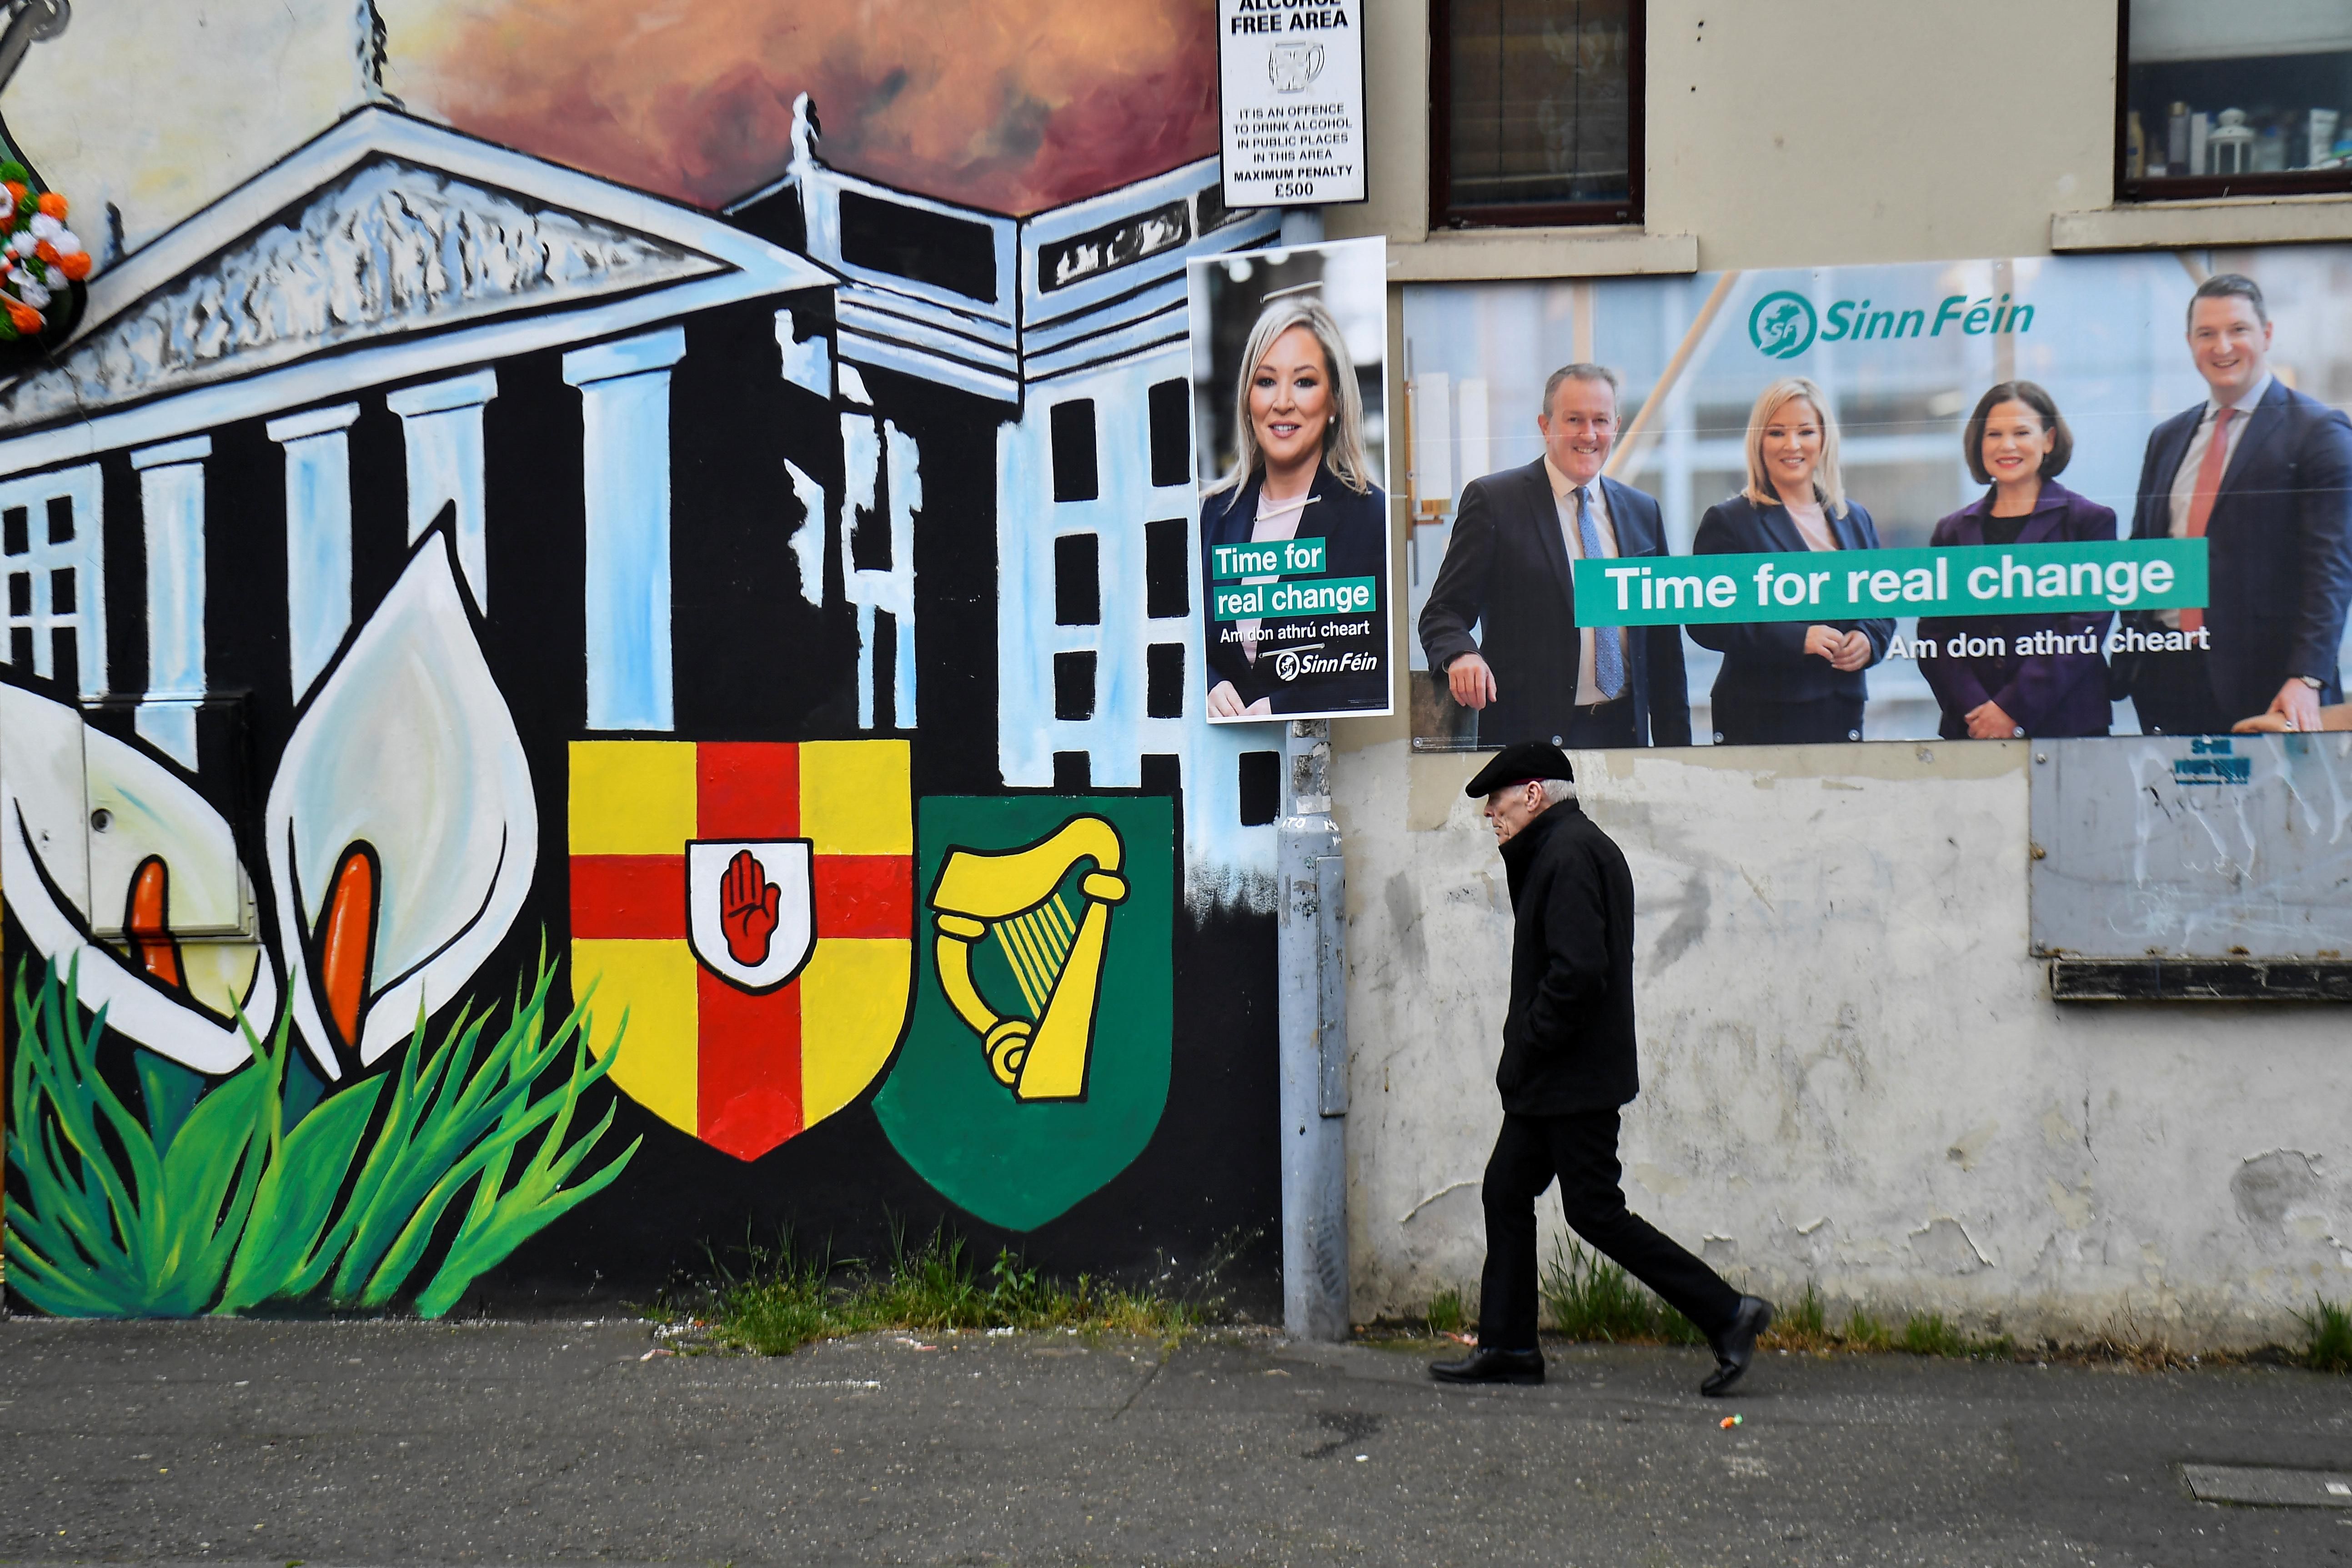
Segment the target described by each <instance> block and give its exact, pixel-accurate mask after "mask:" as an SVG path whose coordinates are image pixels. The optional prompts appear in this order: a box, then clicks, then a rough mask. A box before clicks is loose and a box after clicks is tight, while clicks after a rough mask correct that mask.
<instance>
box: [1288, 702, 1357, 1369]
mask: <svg viewBox="0 0 2352 1568" xmlns="http://www.w3.org/2000/svg"><path fill="white" fill-rule="evenodd" d="M1283 762H1284V772H1285V775H1286V776H1285V778H1284V781H1283V807H1284V812H1283V817H1282V822H1281V824H1280V826H1279V828H1278V835H1279V844H1280V860H1279V864H1278V868H1277V870H1276V878H1277V880H1278V883H1279V888H1280V892H1281V898H1282V908H1281V925H1280V927H1279V931H1278V936H1279V940H1278V942H1277V950H1278V957H1279V964H1280V971H1281V977H1282V979H1281V1005H1280V1008H1279V1014H1278V1016H1279V1024H1280V1029H1281V1037H1282V1047H1281V1050H1282V1326H1283V1329H1284V1331H1285V1332H1286V1333H1289V1334H1290V1335H1292V1336H1293V1337H1295V1338H1297V1339H1306V1340H1344V1339H1346V1338H1347V1337H1348V1330H1349V1322H1348V1144H1347V1128H1348V1123H1347V1114H1348V1025H1347V1013H1346V998H1347V986H1346V962H1347V960H1346V950H1345V946H1344V942H1343V936H1342V926H1341V921H1342V920H1343V919H1344V917H1345V914H1346V909H1347V876H1346V870H1345V864H1344V862H1343V861H1342V860H1341V859H1340V857H1339V829H1338V828H1337V827H1336V826H1333V825H1332V822H1331V786H1330V767H1331V725H1330V722H1329V721H1328V720H1320V719H1312V720H1294V721H1291V722H1290V723H1288V724H1286V726H1285V727H1284V731H1283Z"/></svg>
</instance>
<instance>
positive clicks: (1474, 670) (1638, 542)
mask: <svg viewBox="0 0 2352 1568" xmlns="http://www.w3.org/2000/svg"><path fill="white" fill-rule="evenodd" d="M1536 425H1537V427H1538V429H1540V430H1541V431H1542V432H1543V438H1544V455H1543V456H1542V457H1540V458H1537V459H1536V460H1535V461H1534V462H1532V463H1529V464H1528V465H1527V467H1525V468H1512V469H1510V470H1508V471H1507V472H1504V473H1499V474H1489V475H1487V476H1486V478H1484V479H1474V480H1472V481H1471V483H1470V484H1469V485H1468V486H1467V487H1465V489H1464V490H1463V492H1462V504H1461V507H1460V509H1459V510H1457V511H1456V513H1455V514H1454V537H1453V539H1452V541H1451V542H1449V543H1448V544H1447V545H1446V547H1445V561H1444V564H1443V565H1442V566H1440V567H1439V568H1438V572H1437V581H1436V583H1435V584H1433V586H1432V587H1431V589H1430V594H1429V603H1428V604H1427V605H1426V606H1424V607H1423V610H1422V613H1421V641H1422V647H1423V648H1424V649H1426V650H1427V652H1428V654H1429V668H1432V669H1434V670H1443V671H1444V672H1445V679H1446V684H1447V686H1448V687H1449V688H1450V689H1452V691H1453V693H1454V700H1455V701H1456V702H1459V703H1460V704H1462V705H1463V706H1464V707H1465V708H1469V709H1473V710H1476V711H1477V714H1478V744H1479V745H1480V746H1481V747H1494V746H1508V745H1512V744H1515V743H1517V742H1521V741H1541V742H1547V743H1549V744H1551V745H1556V746H1570V747H1579V748H1581V747H1598V746H1644V745H1659V746H1687V745H1689V744H1690V735H1691V730H1690V695H1689V692H1688V690H1687V689H1686V688H1685V684H1684V679H1683V641H1682V637H1683V634H1682V628H1681V627H1680V626H1622V627H1620V626H1580V625H1579V624H1578V621H1577V616H1576V592H1575V584H1574V569H1573V565H1572V563H1574V562H1576V561H1578V560H1581V559H1584V558H1587V557H1591V558H1592V559H1596V560H1597V559H1600V558H1601V557H1603V556H1629V555H1664V553H1665V552H1666V537H1665V528H1664V523H1663V521H1661V520H1660V518H1659V515H1658V503H1657V501H1656V500H1654V499H1653V498H1652V497H1650V496H1647V495H1644V494H1643V493H1642V492H1641V491H1640V490H1637V489H1633V488H1632V487H1631V486H1629V485H1621V484H1619V483H1618V482H1617V481H1616V480H1614V479H1606V478H1603V477H1602V475H1601V467H1602V465H1604V464H1605V463H1607V462H1608V460H1609V452H1610V448H1611V447H1613V446H1615V444H1616V441H1617V427H1618V426H1617V373H1616V372H1615V371H1612V370H1611V369H1609V368H1608V367H1607V366H1605V365H1598V364H1571V365H1566V366H1563V367H1562V368H1560V369H1559V370H1556V371H1554V372H1553V373H1552V374H1551V379H1550V380H1549V382H1547V383H1546V384H1545V385H1544V411H1543V413H1542V414H1540V415H1538V416H1537V418H1536ZM1482 622H1483V623H1484V624H1483V626H1481V623H1482ZM1473 626H1481V630H1482V631H1483V633H1484V635H1483V636H1474V635H1473V633H1472V631H1471V628H1472V627H1473Z"/></svg>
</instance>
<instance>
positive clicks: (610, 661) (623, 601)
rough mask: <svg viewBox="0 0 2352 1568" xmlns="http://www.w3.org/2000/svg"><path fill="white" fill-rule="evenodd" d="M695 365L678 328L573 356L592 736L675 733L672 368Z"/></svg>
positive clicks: (570, 376) (566, 365)
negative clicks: (686, 362)
mask: <svg viewBox="0 0 2352 1568" xmlns="http://www.w3.org/2000/svg"><path fill="white" fill-rule="evenodd" d="M685 357H686V332H685V331H684V330H683V329H682V328H678V327H667V328H664V329H663V330H662V331H657V332H647V333H646V334H644V335H643V336H641V337H635V338H624V339H622V340H621V341H620V342H610V343H598V344H597V345H595V346H594V347H593V348H585V349H575V350H573V351H572V353H568V354H565V355H564V356H563V379H564V380H565V381H568V382H570V383H571V384H572V385H574V386H576V387H578V388H579V389H580V402H581V437H582V446H583V451H582V455H581V462H582V466H583V477H584V479H586V481H587V509H586V510H587V526H588V538H587V566H588V650H587V651H588V728H590V729H591V730H667V729H669V728H671V727H672V724H673V718H672V715H673V704H672V697H671V664H670V589H669V367H670V366H672V365H674V364H676V363H677V362H678V361H679V360H681V359H684V358H685Z"/></svg>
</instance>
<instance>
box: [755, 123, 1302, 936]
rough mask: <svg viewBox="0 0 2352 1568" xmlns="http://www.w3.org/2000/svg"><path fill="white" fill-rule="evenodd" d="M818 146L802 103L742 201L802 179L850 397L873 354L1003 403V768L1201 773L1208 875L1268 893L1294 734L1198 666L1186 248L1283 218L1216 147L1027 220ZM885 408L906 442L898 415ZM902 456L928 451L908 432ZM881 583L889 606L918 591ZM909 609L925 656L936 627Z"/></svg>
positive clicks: (1217, 894)
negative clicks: (787, 168) (1287, 738)
mask: <svg viewBox="0 0 2352 1568" xmlns="http://www.w3.org/2000/svg"><path fill="white" fill-rule="evenodd" d="M814 143H815V138H814V134H813V133H812V132H811V131H810V129H809V125H808V118H807V113H806V106H805V101H803V111H802V117H801V120H800V122H799V125H798V128H797V130H796V133H795V142H794V150H795V158H794V161H793V166H792V170H791V172H790V173H789V174H787V175H786V176H785V178H784V179H783V180H782V181H781V182H780V183H779V184H777V185H775V186H773V187H771V188H770V189H768V190H766V191H761V192H759V193H756V194H755V195H752V196H751V197H749V198H747V199H746V200H745V201H744V202H742V203H740V204H739V205H737V207H735V208H734V209H731V210H732V211H734V212H735V213H737V214H739V215H752V214H754V213H755V212H756V211H757V210H758V209H761V208H762V207H766V209H767V210H768V211H769V212H771V213H772V212H773V211H774V207H773V206H772V205H770V204H773V203H775V202H777V200H778V198H782V197H785V196H787V195H796V196H797V197H798V204H797V205H798V211H799V219H800V222H801V224H802V225H803V229H802V235H801V238H802V239H803V244H804V246H805V249H806V253H807V254H808V255H809V257H810V258H813V259H814V260H816V261H818V262H820V263H821V264H823V265H824V267H826V268H829V269H831V270H832V271H834V272H835V273H836V274H837V275H838V276H839V279H840V287H839V293H838V299H839V312H840V314H839V342H840V352H841V357H842V360H843V362H844V369H845V374H844V395H845V400H848V401H856V400H857V399H859V398H861V397H863V396H864V395H865V384H864V381H863V379H862V377H860V378H855V379H854V384H853V373H854V372H855V369H856V367H857V366H861V365H862V366H866V367H870V368H878V369H884V370H889V371H895V372H898V373H902V374H908V375H912V376H916V377H919V378H921V379H922V380H925V381H928V382H931V383H934V384H938V385H940V386H943V387H948V388H951V389H954V390H955V391H957V392H961V393H964V394H969V395H972V396H974V397H977V398H980V399H983V400H986V401H987V402H989V403H992V404H994V405H999V411H998V414H997V417H999V418H1000V419H1001V424H1000V425H999V426H998V428H997V431H996V455H997V461H996V465H995V486H996V497H995V517H996V534H997V566H998V583H999V591H998V598H997V650H996V657H997V671H996V674H997V701H998V710H997V757H998V763H999V766H1000V768H1001V770H1002V773H1003V782H1004V783H1005V784H1007V785H1008V786H1011V787H1013V788H1046V787H1060V788H1065V789H1070V788H1087V787H1093V788H1109V789H1133V788H1137V787H1139V786H1142V785H1145V784H1147V783H1151V784H1158V783H1175V782H1179V780H1181V785H1182V789H1183V799H1184V842H1185V863H1186V872H1187V881H1188V888H1189V891H1190V895H1191V896H1192V899H1193V900H1195V901H1196V902H1200V901H1202V900H1207V901H1223V900H1241V901H1244V902H1246V903H1249V904H1252V905H1253V906H1263V905H1265V903H1266V901H1267V900H1268V898H1269V896H1270V889H1271V871H1272V866H1273V855H1274V829H1273V826H1271V824H1272V811H1273V807H1272V805H1271V804H1270V803H1269V804H1267V805H1265V806H1263V807H1257V808H1255V809H1253V810H1251V811H1250V813H1249V818H1250V819H1249V820H1245V819H1244V798H1243V796H1244V789H1243V787H1242V784H1241V778H1242V773H1243V770H1244V767H1248V768H1251V769H1252V770H1254V771H1255V772H1256V773H1263V774H1264V775H1265V776H1266V777H1267V778H1268V779H1271V777H1272V776H1273V772H1272V770H1273V767H1274V764H1273V762H1272V759H1271V755H1270V753H1272V752H1276V751H1278V749H1279V742H1278V741H1277V740H1276V738H1275V734H1276V731H1274V729H1273V727H1272V726H1256V725H1249V726H1238V727H1236V726H1220V727H1212V726H1210V725H1209V724H1208V722H1207V721H1206V709H1205V697H1204V695H1203V689H1202V681H1201V679H1200V671H1201V668H1202V666H1201V660H1202V645H1201V634H1200V629H1199V627H1200V622H1199V602H1198V595H1199V593H1200V591H1201V590H1200V584H1198V582H1197V581H1196V579H1197V577H1198V572H1197V570H1196V566H1195V563H1197V561H1198V560H1199V549H1200V546H1199V516H1198V504H1197V502H1196V500H1195V498H1194V486H1193V466H1192V447H1191V440H1192V432H1191V408H1190V397H1191V388H1190V384H1189V382H1188V380H1187V379H1186V378H1187V374H1188V367H1189V364H1190V359H1189V354H1188V349H1187V342H1188V337H1187V331H1188V329H1187V316H1186V309H1185V277H1184V266H1185V263H1186V261H1187V260H1188V259H1190V258H1192V257H1195V256H1204V255H1213V254H1216V253H1219V252H1223V251H1228V250H1241V249H1247V248H1250V247H1255V246H1261V245H1264V244H1265V243H1267V242H1268V241H1269V240H1271V239H1272V238H1273V237H1275V235H1276V233H1277V231H1278V229H1279V226H1280V225H1279V216H1278V215H1277V214H1275V213H1272V212H1245V213H1235V212H1229V211H1227V210H1226V209H1225V208H1224V206H1223V203H1222V200H1221V197H1220V194H1219V182H1218V174H1217V163H1216V160H1214V159H1203V160H1202V161H1200V162H1198V163H1188V164H1186V165H1184V166H1183V167H1181V168H1179V169H1175V170H1171V171H1170V172H1169V173H1167V174H1160V175H1157V176H1155V177H1153V178H1151V179H1148V180H1141V181H1138V182H1136V183H1134V184H1129V185H1125V186H1122V187H1121V188H1119V189H1118V190H1116V191H1112V192H1109V193H1108V194H1106V195H1098V196H1094V197H1090V198H1088V199H1087V200H1085V201H1080V202H1074V203H1071V204H1069V205H1065V206H1060V207H1055V208H1054V209H1052V210H1050V211H1048V212H1045V213H1040V214H1036V215H1034V216H1029V217H1025V218H1014V217H1009V216H1003V215H1002V214H996V213H989V212H983V211H981V210H978V209H975V208H970V207H961V206H957V205H952V204H950V203H946V202H941V201H938V200H934V199H932V198H930V197H927V196H920V195H912V194H910V193H908V192H904V191H898V190H894V189H891V188H890V187H888V186H886V185H881V184H875V183H873V182H871V181H867V180H862V179H859V178H856V176H853V175H849V174H842V173H841V172H839V171H837V170H835V169H832V168H829V167H827V166H826V165H825V164H824V163H823V161H822V160H820V159H819V158H818V157H817V156H816V153H815V150H814ZM764 232H776V231H775V230H773V229H772V228H768V229H766V230H764ZM1139 413H1140V414H1141V416H1140V417H1139ZM855 417H856V416H853V415H851V414H847V413H845V415H844V419H845V421H849V420H851V419H853V418H855ZM878 422H879V424H880V425H881V426H882V427H883V429H884V434H885V439H886V441H887V439H888V438H889V437H891V435H892V434H893V433H894V432H895V426H891V425H890V422H889V421H888V419H887V411H886V413H885V414H884V415H883V416H879V418H878ZM898 438H899V439H904V437H898ZM864 439H866V440H867V441H870V440H871V439H872V438H871V437H865V438H864ZM890 450H891V451H892V452H894V453H895V452H897V451H898V447H896V446H892V447H890ZM893 461H894V462H895V461H901V459H896V458H894V459H893ZM903 463H904V466H905V467H906V468H907V470H908V472H912V471H913V468H914V458H913V454H912V447H911V443H909V444H908V455H907V456H906V458H904V459H903ZM892 471H893V473H896V472H897V471H898V470H897V469H896V468H894V469H893V470H892ZM851 482H852V483H853V484H856V483H858V482H860V481H859V480H857V479H856V478H855V477H854V476H853V479H852V480H851ZM891 482H892V483H893V484H894V485H895V483H896V481H895V480H893V481H891ZM924 482H925V483H927V484H929V485H930V486H934V487H936V486H938V485H939V484H940V483H942V482H946V481H945V480H944V479H943V478H942V476H940V475H939V474H936V473H933V474H929V475H927V476H925V477H924ZM894 493H895V492H894ZM894 516H895V513H894ZM893 560H894V563H897V564H898V567H899V569H900V570H902V571H903V570H910V568H909V567H908V558H907V557H906V556H904V555H896V556H894V557H893ZM865 591H866V592H868V593H871V594H874V595H877V597H876V599H875V600H874V601H873V602H874V603H876V604H879V603H880V602H881V601H880V598H879V597H878V595H881V594H882V593H884V592H890V593H905V592H908V591H909V590H908V589H907V588H904V587H901V586H898V585H897V584H890V585H888V586H887V587H886V585H885V584H878V583H877V584H875V585H874V586H873V587H872V588H870V589H867V590H865ZM856 592H857V590H853V596H855V595H856ZM861 624H863V623H861ZM896 626H897V629H898V636H899V637H900V638H901V639H902V641H901V647H900V649H899V651H898V656H897V668H898V669H899V670H901V671H906V670H909V669H911V668H912V667H913V663H914V657H913V656H914V637H915V633H914V630H913V627H912V625H911V621H910V619H908V618H900V619H898V621H897V622H896ZM902 679H904V678H902ZM901 700H902V701H909V702H910V701H911V693H910V692H909V693H908V694H907V695H904V696H902V698H901ZM1244 753H1256V755H1255V757H1254V758H1253V759H1252V761H1251V762H1249V763H1244V760H1243V759H1244ZM1155 759H1161V760H1155ZM1163 769H1165V770H1172V774H1171V773H1168V772H1162V771H1161V770H1163ZM1251 793H1252V794H1253V795H1254V796H1255V791H1253V792H1251ZM1252 805H1253V806H1254V807H1255V800H1253V803H1252Z"/></svg>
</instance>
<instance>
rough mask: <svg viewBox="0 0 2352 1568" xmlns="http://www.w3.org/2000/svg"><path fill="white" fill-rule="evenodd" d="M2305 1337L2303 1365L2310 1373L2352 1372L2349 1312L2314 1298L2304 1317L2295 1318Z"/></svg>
mask: <svg viewBox="0 0 2352 1568" xmlns="http://www.w3.org/2000/svg"><path fill="white" fill-rule="evenodd" d="M2295 1321H2298V1322H2300V1323H2301V1324H2302V1325H2303V1328H2304V1332H2305V1335H2306V1336H2307V1337H2306V1339H2305V1343H2304V1347H2303V1364H2304V1365H2305V1366H2307V1367H2309V1368H2311V1370H2312V1371H2314V1372H2352V1309H2347V1308H2346V1307H2345V1306H2344V1305H2342V1304H2341V1303H2340V1302H2336V1301H2330V1300H2327V1299H2326V1297H2324V1296H2323V1297H2316V1298H2314V1300H2313V1301H2312V1304H2311V1312H2310V1314H2309V1315H2308V1316H2305V1314H2303V1313H2301V1312H2297V1313H2296V1314H2295Z"/></svg>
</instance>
